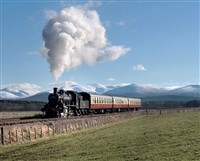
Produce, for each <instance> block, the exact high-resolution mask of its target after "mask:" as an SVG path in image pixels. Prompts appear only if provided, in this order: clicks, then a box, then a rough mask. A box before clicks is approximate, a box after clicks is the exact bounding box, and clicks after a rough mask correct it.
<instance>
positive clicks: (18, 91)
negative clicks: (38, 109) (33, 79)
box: [0, 83, 40, 99]
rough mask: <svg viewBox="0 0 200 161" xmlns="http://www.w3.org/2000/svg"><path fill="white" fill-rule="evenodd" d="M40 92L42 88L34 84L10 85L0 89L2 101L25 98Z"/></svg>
mask: <svg viewBox="0 0 200 161" xmlns="http://www.w3.org/2000/svg"><path fill="white" fill-rule="evenodd" d="M38 92H40V87H39V86H37V85H34V84H30V83H23V84H8V85H5V86H1V87H0V99H17V98H25V97H28V96H31V95H34V94H36V93H38Z"/></svg>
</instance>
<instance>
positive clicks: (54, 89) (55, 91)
mask: <svg viewBox="0 0 200 161" xmlns="http://www.w3.org/2000/svg"><path fill="white" fill-rule="evenodd" d="M57 89H58V88H56V87H55V88H53V94H54V95H55V94H56V93H57Z"/></svg>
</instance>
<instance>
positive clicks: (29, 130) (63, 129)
mask: <svg viewBox="0 0 200 161" xmlns="http://www.w3.org/2000/svg"><path fill="white" fill-rule="evenodd" d="M190 111H200V108H188V109H186V108H184V109H162V110H160V109H159V110H147V109H146V110H140V111H132V112H121V113H112V114H104V115H96V116H93V117H82V118H81V117H80V118H79V117H77V118H70V119H54V120H49V121H45V122H41V121H40V122H33V123H22V124H12V125H7V126H1V127H0V128H1V131H0V138H1V140H0V145H8V144H17V143H26V142H30V141H36V140H39V139H45V138H49V137H54V136H56V135H61V134H65V133H72V132H75V131H80V130H86V129H89V128H93V127H101V126H104V125H107V124H111V123H115V122H119V121H122V120H125V119H130V118H133V117H137V116H145V115H165V114H172V113H181V112H190Z"/></svg>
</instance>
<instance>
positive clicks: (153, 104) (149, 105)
mask: <svg viewBox="0 0 200 161" xmlns="http://www.w3.org/2000/svg"><path fill="white" fill-rule="evenodd" d="M142 107H143V108H145V109H158V108H192V107H200V101H199V100H192V101H187V102H186V101H148V102H143V103H142Z"/></svg>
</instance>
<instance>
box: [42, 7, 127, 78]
mask: <svg viewBox="0 0 200 161" xmlns="http://www.w3.org/2000/svg"><path fill="white" fill-rule="evenodd" d="M47 14H48V12H47ZM49 14H50V15H49V16H47V15H46V17H48V18H49V20H48V22H47V24H46V26H45V28H44V29H43V39H44V46H43V47H42V48H41V51H40V53H41V54H42V55H43V56H45V57H46V58H47V60H48V63H49V64H50V70H51V72H52V74H53V76H54V78H55V79H56V80H58V78H59V77H60V76H61V74H62V73H63V72H64V71H67V70H70V69H74V68H77V67H78V66H80V65H81V64H82V63H86V64H89V65H93V64H96V63H99V62H104V61H113V60H116V59H118V58H119V57H120V56H122V55H124V54H125V53H127V52H128V51H129V50H130V48H125V47H123V46H112V45H111V43H110V42H109V41H108V40H107V39H106V30H105V28H104V27H103V26H102V24H101V21H100V19H99V15H98V13H97V12H96V11H95V10H90V9H88V8H85V7H81V6H72V7H68V8H65V9H63V10H61V11H60V13H55V12H53V11H51V12H49Z"/></svg>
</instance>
